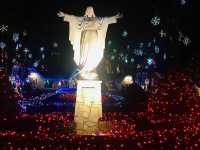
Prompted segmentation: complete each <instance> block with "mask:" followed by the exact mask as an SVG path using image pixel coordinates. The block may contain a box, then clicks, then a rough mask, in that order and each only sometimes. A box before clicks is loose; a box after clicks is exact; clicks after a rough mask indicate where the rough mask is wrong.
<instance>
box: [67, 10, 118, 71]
mask: <svg viewBox="0 0 200 150" xmlns="http://www.w3.org/2000/svg"><path fill="white" fill-rule="evenodd" d="M64 21H66V22H69V40H70V42H71V44H72V46H73V50H74V61H75V63H76V64H77V65H78V66H79V68H80V69H81V70H82V71H88V72H89V71H92V70H94V69H95V68H96V67H97V65H98V64H99V63H100V61H101V59H102V58H103V53H104V48H105V38H106V32H107V29H108V25H109V24H112V23H116V22H117V19H116V17H103V18H101V17H85V16H83V17H77V16H74V15H68V14H66V15H65V17H64Z"/></svg>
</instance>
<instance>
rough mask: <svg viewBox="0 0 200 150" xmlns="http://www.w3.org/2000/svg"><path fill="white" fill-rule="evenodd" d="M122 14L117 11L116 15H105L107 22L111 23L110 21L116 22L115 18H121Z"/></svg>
mask: <svg viewBox="0 0 200 150" xmlns="http://www.w3.org/2000/svg"><path fill="white" fill-rule="evenodd" d="M122 17H123V15H122V14H120V13H117V14H116V15H114V16H111V17H106V18H107V20H108V24H112V23H116V22H117V19H120V18H122Z"/></svg>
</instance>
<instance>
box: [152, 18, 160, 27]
mask: <svg viewBox="0 0 200 150" xmlns="http://www.w3.org/2000/svg"><path fill="white" fill-rule="evenodd" d="M151 24H152V25H153V26H157V25H159V24H160V17H158V16H155V17H153V18H152V19H151Z"/></svg>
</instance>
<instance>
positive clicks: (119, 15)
mask: <svg viewBox="0 0 200 150" xmlns="http://www.w3.org/2000/svg"><path fill="white" fill-rule="evenodd" d="M113 17H115V18H116V19H120V18H122V17H123V14H120V13H117V14H116V15H115V16H113Z"/></svg>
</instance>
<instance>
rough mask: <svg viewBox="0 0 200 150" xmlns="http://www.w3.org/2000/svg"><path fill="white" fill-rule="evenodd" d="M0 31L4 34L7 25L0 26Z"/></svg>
mask: <svg viewBox="0 0 200 150" xmlns="http://www.w3.org/2000/svg"><path fill="white" fill-rule="evenodd" d="M0 31H1V32H6V31H8V25H4V24H3V25H2V26H1V27H0Z"/></svg>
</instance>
